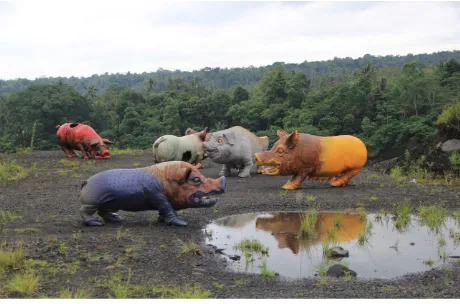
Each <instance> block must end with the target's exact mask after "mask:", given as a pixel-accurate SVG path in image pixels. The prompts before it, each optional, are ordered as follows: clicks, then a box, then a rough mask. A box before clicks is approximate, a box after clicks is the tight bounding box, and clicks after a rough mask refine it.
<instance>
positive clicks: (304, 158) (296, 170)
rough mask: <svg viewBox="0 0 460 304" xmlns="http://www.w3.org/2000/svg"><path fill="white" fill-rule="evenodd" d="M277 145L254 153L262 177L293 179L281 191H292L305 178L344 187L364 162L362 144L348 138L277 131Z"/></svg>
mask: <svg viewBox="0 0 460 304" xmlns="http://www.w3.org/2000/svg"><path fill="white" fill-rule="evenodd" d="M277 135H278V137H279V139H278V141H277V142H276V143H275V144H274V145H273V147H272V149H271V150H270V151H265V152H259V153H255V155H254V156H255V159H256V164H257V166H264V168H263V169H261V170H262V173H263V174H265V175H270V176H272V175H293V176H292V178H291V179H290V180H289V181H288V182H287V183H286V184H285V185H284V186H283V187H282V188H283V189H286V190H293V189H297V188H299V187H300V185H301V184H302V182H303V181H304V180H305V179H306V178H307V177H309V178H311V179H313V180H323V181H329V183H330V185H332V186H334V187H339V186H345V185H347V184H348V182H349V181H350V179H351V178H352V177H354V176H355V175H357V174H358V173H359V171H360V170H361V168H362V167H363V166H364V164H365V163H366V161H367V149H366V146H365V144H364V143H363V142H362V141H361V140H360V139H359V138H357V137H354V136H351V135H340V136H315V135H311V134H306V133H299V132H298V131H297V130H295V131H294V132H292V133H290V134H289V133H287V132H285V131H283V130H278V132H277Z"/></svg>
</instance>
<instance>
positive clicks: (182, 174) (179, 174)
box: [175, 167, 192, 185]
mask: <svg viewBox="0 0 460 304" xmlns="http://www.w3.org/2000/svg"><path fill="white" fill-rule="evenodd" d="M190 173H192V168H190V167H188V168H180V169H179V170H177V171H176V174H175V180H176V181H177V183H178V184H180V185H182V184H183V183H185V182H186V181H187V179H188V177H189V176H190Z"/></svg>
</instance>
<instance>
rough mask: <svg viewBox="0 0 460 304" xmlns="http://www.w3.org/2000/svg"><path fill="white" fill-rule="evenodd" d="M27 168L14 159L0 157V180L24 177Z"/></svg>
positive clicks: (14, 179)
mask: <svg viewBox="0 0 460 304" xmlns="http://www.w3.org/2000/svg"><path fill="white" fill-rule="evenodd" d="M28 174H29V173H28V171H27V169H25V168H24V167H23V166H21V165H19V164H18V163H17V162H16V160H2V159H1V158H0V180H4V181H16V180H20V179H23V178H26V177H27V175H28Z"/></svg>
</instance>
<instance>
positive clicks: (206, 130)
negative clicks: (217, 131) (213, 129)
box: [198, 127, 208, 141]
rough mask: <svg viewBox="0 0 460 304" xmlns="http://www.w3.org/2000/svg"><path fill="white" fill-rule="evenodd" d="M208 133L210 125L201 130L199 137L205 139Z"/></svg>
mask: <svg viewBox="0 0 460 304" xmlns="http://www.w3.org/2000/svg"><path fill="white" fill-rule="evenodd" d="M207 134H208V127H206V128H204V130H203V131H201V132H200V134H199V135H198V137H199V138H200V139H201V141H205V139H206V135H207Z"/></svg>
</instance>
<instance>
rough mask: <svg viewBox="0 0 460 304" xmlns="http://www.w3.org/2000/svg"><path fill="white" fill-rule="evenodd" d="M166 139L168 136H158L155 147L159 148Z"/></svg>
mask: <svg viewBox="0 0 460 304" xmlns="http://www.w3.org/2000/svg"><path fill="white" fill-rule="evenodd" d="M165 140H166V138H164V137H163V136H162V137H160V138H158V139H157V140H155V142H154V143H153V147H154V148H158V146H159V145H160V144H161V143H162V142H164V141H165Z"/></svg>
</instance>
